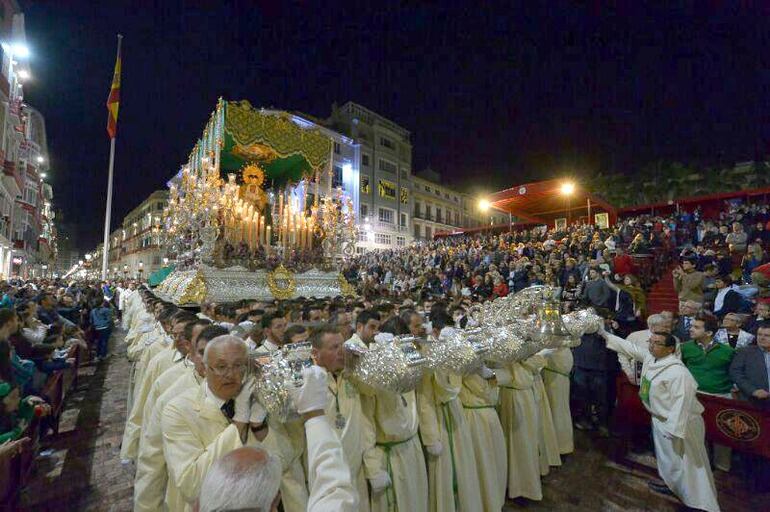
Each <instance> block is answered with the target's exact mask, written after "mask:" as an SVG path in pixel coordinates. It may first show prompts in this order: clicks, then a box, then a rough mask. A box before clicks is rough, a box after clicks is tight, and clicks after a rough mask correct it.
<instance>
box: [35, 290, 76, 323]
mask: <svg viewBox="0 0 770 512" xmlns="http://www.w3.org/2000/svg"><path fill="white" fill-rule="evenodd" d="M38 302H39V307H38V311H37V316H38V318H39V319H40V321H41V322H43V323H44V324H46V325H52V324H55V323H59V322H61V323H63V324H65V325H74V323H73V322H71V321H69V320H67V319H66V318H64V317H63V316H62V315H60V314H59V311H58V310H57V306H58V304H57V301H56V297H54V296H53V294H50V293H43V294H42V295H41V296H40V299H39V301H38Z"/></svg>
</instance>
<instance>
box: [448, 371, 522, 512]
mask: <svg viewBox="0 0 770 512" xmlns="http://www.w3.org/2000/svg"><path fill="white" fill-rule="evenodd" d="M510 381H511V376H510V374H509V373H508V372H506V371H505V370H503V369H494V370H492V369H490V368H487V367H482V368H481V369H480V370H479V372H478V373H473V374H470V375H465V376H463V387H462V389H461V390H460V401H461V402H462V405H463V410H464V412H465V420H466V422H467V424H468V428H469V429H470V432H471V440H472V442H473V453H474V455H475V456H476V471H477V473H478V480H479V488H480V491H481V500H482V503H483V509H482V510H489V511H494V512H498V511H500V510H502V508H503V505H505V487H506V485H507V483H508V457H507V455H506V450H505V434H503V427H502V425H501V424H500V417H499V416H498V415H497V411H496V410H495V409H496V408H497V403H498V395H499V389H498V384H509V383H510Z"/></svg>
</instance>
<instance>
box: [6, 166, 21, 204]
mask: <svg viewBox="0 0 770 512" xmlns="http://www.w3.org/2000/svg"><path fill="white" fill-rule="evenodd" d="M3 184H4V185H5V188H7V189H8V192H9V193H10V195H11V197H16V196H20V195H21V189H22V188H23V187H24V183H23V181H22V178H21V174H20V173H19V171H18V169H17V168H16V162H11V161H9V160H4V161H3Z"/></svg>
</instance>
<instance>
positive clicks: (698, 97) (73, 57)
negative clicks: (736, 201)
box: [21, 0, 770, 249]
mask: <svg viewBox="0 0 770 512" xmlns="http://www.w3.org/2000/svg"><path fill="white" fill-rule="evenodd" d="M21 3H22V6H23V7H24V8H25V13H26V27H27V37H28V41H29V44H30V46H31V49H32V51H33V52H34V56H33V60H32V62H31V69H32V73H33V75H34V81H33V82H31V83H30V84H29V85H28V86H27V87H26V96H27V101H28V102H29V103H30V104H31V105H34V106H35V107H37V108H38V109H39V110H40V111H41V112H42V113H43V115H44V116H45V117H46V121H47V130H48V141H49V150H50V153H51V163H52V173H51V174H52V176H53V184H54V196H55V202H56V204H57V205H58V206H59V207H60V208H61V209H62V210H63V216H62V217H63V219H65V220H68V221H72V222H75V223H77V225H78V235H79V238H80V245H81V247H82V248H83V249H90V248H92V247H93V246H94V245H95V244H96V243H97V242H98V241H99V240H100V239H101V229H102V224H103V222H104V221H103V215H104V196H105V188H106V176H107V159H108V153H109V144H108V139H107V136H106V132H105V123H106V109H105V107H104V103H105V101H106V98H107V94H108V92H109V86H110V81H111V76H112V70H113V65H114V59H115V44H116V40H115V34H116V33H117V32H120V33H122V34H123V35H124V36H125V38H124V48H123V88H122V92H121V95H122V101H121V106H120V118H119V122H118V141H117V157H116V165H115V203H114V209H113V227H114V226H116V225H117V223H118V222H119V221H120V220H121V219H122V217H123V215H125V213H127V212H128V211H129V210H130V209H131V208H133V207H134V206H136V205H137V204H138V203H139V202H140V201H141V200H142V199H143V198H144V197H145V196H146V195H147V194H148V193H149V192H151V191H152V190H154V189H156V188H158V187H161V186H162V185H163V184H164V183H165V180H166V179H167V178H168V177H170V176H171V175H172V174H173V173H174V172H175V171H176V170H177V169H178V168H179V165H180V164H182V163H183V162H184V160H185V159H186V157H187V155H188V153H189V151H190V149H191V147H192V145H193V143H194V142H195V140H196V138H197V137H198V136H199V135H200V133H201V131H202V129H203V127H204V124H205V122H206V120H207V119H208V116H209V113H210V112H211V111H212V110H213V108H214V105H215V102H216V100H217V98H218V97H219V96H223V97H225V98H227V99H242V98H245V99H249V100H250V101H251V102H252V103H253V104H254V105H257V106H274V107H279V108H283V109H288V110H299V111H303V112H307V113H310V114H313V115H316V116H320V117H326V116H327V115H328V113H329V111H330V106H331V104H332V102H334V101H337V102H338V103H340V104H342V103H344V102H345V101H347V100H349V99H351V100H354V101H357V102H359V103H361V104H363V105H365V106H367V107H369V108H371V109H372V110H374V111H376V112H378V113H381V114H383V115H384V116H386V117H389V118H390V119H392V120H394V121H395V122H397V123H399V124H400V125H402V126H404V127H405V128H407V129H409V130H410V131H411V132H412V134H413V139H412V142H413V146H414V152H413V161H414V162H413V163H414V168H415V170H420V169H422V168H424V167H426V166H427V165H431V166H432V167H433V168H434V169H436V170H438V171H440V172H442V174H443V175H444V176H445V177H446V178H447V179H448V180H450V181H451V182H453V183H455V184H458V185H460V184H464V183H469V182H471V181H472V182H473V183H479V182H483V183H484V184H485V185H487V186H488V187H491V188H494V187H504V186H510V185H514V184H517V183H521V182H525V181H526V180H529V179H537V178H546V177H551V176H555V175H562V174H564V173H570V174H577V175H581V174H582V175H585V174H588V173H592V172H596V171H598V170H603V171H611V172H623V173H627V174H630V173H632V172H633V171H634V170H636V169H638V168H639V167H641V166H643V165H644V164H645V163H647V162H650V161H653V160H656V159H661V158H665V159H677V160H683V161H687V162H695V163H700V164H723V163H729V162H733V161H741V160H750V159H753V158H758V157H760V158H761V157H764V155H765V154H766V153H767V150H768V145H767V142H768V137H770V129H769V126H770V118H769V110H770V109H769V106H770V100H768V95H769V94H770V36H769V35H768V34H770V23H768V19H770V18H768V15H770V7H764V8H762V9H739V8H736V7H729V6H730V5H736V4H739V3H741V2H712V3H714V4H722V5H725V6H728V7H724V6H720V7H714V8H709V9H699V10H684V9H676V8H661V9H659V10H655V9H645V8H639V7H627V8H617V7H613V8H607V7H601V4H603V3H604V2H598V1H594V2H581V4H589V5H588V6H583V5H578V4H579V3H578V2H567V3H561V2H540V3H543V4H546V3H547V4H548V5H549V6H548V7H543V8H535V9H534V10H533V8H532V7H531V6H530V5H529V4H535V3H536V2H524V3H522V4H521V5H518V6H517V5H511V3H506V5H503V6H500V8H496V7H484V8H481V7H479V5H481V4H482V3H481V2H468V7H462V6H461V4H460V2H451V3H446V5H452V6H459V7H440V6H438V4H439V2H435V3H433V5H428V3H427V2H401V3H400V4H393V5H392V7H388V8H386V7H385V6H384V4H382V3H381V4H380V5H379V8H378V9H377V10H366V9H362V8H361V7H360V5H361V3H360V2H356V4H355V5H354V4H353V3H350V4H347V5H346V4H343V3H317V2H279V1H271V2H265V3H264V4H265V5H266V6H267V7H264V8H263V7H259V5H260V4H259V3H255V2H205V4H210V5H211V6H212V7H208V8H194V7H191V5H199V4H203V3H204V2H200V3H196V2H179V1H175V0H162V1H160V0H158V1H155V2H150V1H146V2H136V1H131V2H124V1H118V0H111V1H109V2H95V1H76V0H66V1H53V0H48V1H36V2H32V1H23V0H22V2H21ZM613 3H621V4H625V3H628V4H636V3H641V2H613ZM698 3H704V2H698ZM215 4H223V5H219V6H216V7H214V5H215ZM273 4H276V5H273ZM278 4H284V5H278ZM418 4H419V5H418ZM484 4H486V2H484ZM757 4H764V5H766V6H767V5H770V4H768V3H767V2H757ZM400 5H401V6H400ZM489 5H491V4H489ZM480 177H481V178H483V179H482V180H479V178H480Z"/></svg>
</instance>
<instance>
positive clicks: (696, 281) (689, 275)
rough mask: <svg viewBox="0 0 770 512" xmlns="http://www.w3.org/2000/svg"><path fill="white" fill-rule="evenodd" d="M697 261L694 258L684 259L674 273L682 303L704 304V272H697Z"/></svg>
mask: <svg viewBox="0 0 770 512" xmlns="http://www.w3.org/2000/svg"><path fill="white" fill-rule="evenodd" d="M696 261H697V259H696V258H695V257H694V256H688V257H685V258H682V262H681V264H680V265H679V266H678V267H676V268H675V269H674V270H673V272H672V275H673V276H674V289H675V290H676V293H677V295H678V297H679V300H680V301H686V300H693V301H695V302H700V303H702V302H703V272H699V271H697V270H695V263H696Z"/></svg>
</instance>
